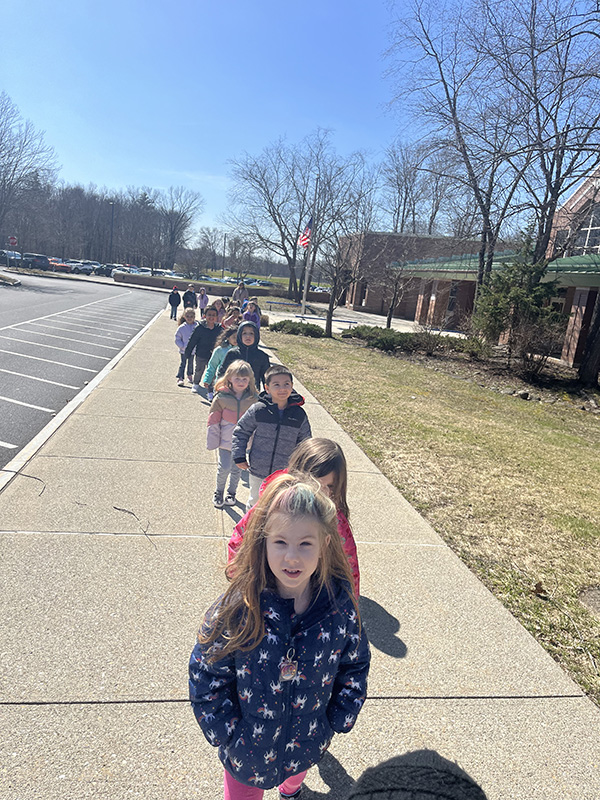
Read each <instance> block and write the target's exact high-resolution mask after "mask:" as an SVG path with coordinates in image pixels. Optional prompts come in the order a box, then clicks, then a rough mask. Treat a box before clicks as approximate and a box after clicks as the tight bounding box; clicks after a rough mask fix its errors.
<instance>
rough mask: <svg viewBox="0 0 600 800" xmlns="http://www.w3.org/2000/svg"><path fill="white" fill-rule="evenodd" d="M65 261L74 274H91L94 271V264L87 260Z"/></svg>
mask: <svg viewBox="0 0 600 800" xmlns="http://www.w3.org/2000/svg"><path fill="white" fill-rule="evenodd" d="M67 263H69V264H70V265H71V272H74V273H75V275H79V274H80V273H81V274H83V275H91V274H92V272H93V271H94V264H93V263H90V262H89V261H69V262H67Z"/></svg>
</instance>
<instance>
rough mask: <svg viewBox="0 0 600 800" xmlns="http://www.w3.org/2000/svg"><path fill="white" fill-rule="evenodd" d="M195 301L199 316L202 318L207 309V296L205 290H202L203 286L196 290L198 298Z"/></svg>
mask: <svg viewBox="0 0 600 800" xmlns="http://www.w3.org/2000/svg"><path fill="white" fill-rule="evenodd" d="M196 299H197V301H198V308H199V310H200V316H201V317H203V316H204V314H205V311H206V309H207V308H208V294H207V293H206V289H205V288H204V286H201V287H200V288H199V289H198V296H197V298H196Z"/></svg>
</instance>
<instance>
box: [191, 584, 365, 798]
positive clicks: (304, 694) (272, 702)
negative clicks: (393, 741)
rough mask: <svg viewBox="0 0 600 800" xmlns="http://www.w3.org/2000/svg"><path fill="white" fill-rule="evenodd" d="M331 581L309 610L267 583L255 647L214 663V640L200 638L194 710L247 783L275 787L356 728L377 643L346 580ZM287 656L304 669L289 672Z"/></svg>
mask: <svg viewBox="0 0 600 800" xmlns="http://www.w3.org/2000/svg"><path fill="white" fill-rule="evenodd" d="M333 590H334V591H333V598H330V596H329V593H328V592H327V590H326V589H323V590H322V591H321V592H320V594H319V595H318V597H317V598H316V599H315V601H314V602H313V603H312V605H311V606H310V607H309V609H308V610H307V611H306V612H305V613H304V614H301V615H296V614H295V613H294V601H293V600H286V599H283V598H282V597H280V596H279V595H278V594H277V593H276V592H273V591H270V590H265V591H264V592H263V593H262V596H261V608H262V610H263V614H264V619H265V636H264V638H263V640H262V641H261V642H260V643H259V644H258V646H257V647H255V648H254V649H253V650H250V651H247V652H239V651H238V652H236V653H233V654H230V655H228V656H226V657H225V658H223V659H221V660H219V661H215V662H213V663H209V662H208V661H207V660H206V655H207V652H208V650H209V648H210V647H211V645H202V644H199V643H197V644H196V647H195V648H194V650H193V652H192V656H191V659H190V670H189V671H190V701H191V703H192V708H193V710H194V714H195V716H196V719H197V721H198V722H199V724H200V727H201V728H202V731H203V733H204V735H205V736H206V738H207V739H208V741H209V742H210V743H211V744H212V745H214V746H218V747H219V757H220V759H221V761H222V763H223V766H224V767H225V769H226V770H228V772H230V773H231V774H232V775H233V776H234V778H235V779H236V780H237V781H239V782H240V783H243V784H246V785H248V786H258V787H260V788H262V789H270V788H272V787H273V786H277V785H278V784H280V783H282V782H283V781H284V780H285V779H286V778H287V777H289V776H291V775H295V774H296V773H298V772H301V771H303V770H305V769H308V768H309V767H310V766H312V765H313V764H316V763H318V762H319V761H320V759H321V757H322V756H323V753H324V752H325V750H326V749H327V748H328V747H329V743H330V742H331V739H332V737H333V734H334V732H335V733H348V731H350V730H351V728H352V727H353V725H354V723H355V721H356V717H357V715H358V712H359V711H360V709H361V708H362V705H363V703H364V701H365V698H366V693H367V674H368V672H369V661H370V652H369V644H368V642H367V637H366V634H365V632H364V630H362V629H361V627H360V624H359V621H358V618H357V614H356V611H355V609H354V605H353V603H352V601H351V599H350V596H349V594H348V591H347V589H346V587H345V586H344V585H342V584H341V583H337V582H336V583H334V584H333ZM217 605H218V604H217ZM213 610H214V609H211V611H209V613H208V614H207V620H206V622H205V625H206V624H208V625H210V615H211V613H212V612H213ZM217 645H218V642H217ZM290 651H291V652H290ZM287 656H289V657H290V658H291V659H292V660H294V661H297V662H298V670H297V674H296V677H295V678H294V679H293V680H288V681H285V680H282V679H281V664H282V662H283V661H284V659H285V658H286V657H287Z"/></svg>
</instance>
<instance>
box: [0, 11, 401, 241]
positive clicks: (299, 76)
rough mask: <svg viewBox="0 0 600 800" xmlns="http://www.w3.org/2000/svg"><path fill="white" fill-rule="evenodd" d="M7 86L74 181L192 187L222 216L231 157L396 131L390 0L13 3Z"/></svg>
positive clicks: (208, 213) (0, 62)
mask: <svg viewBox="0 0 600 800" xmlns="http://www.w3.org/2000/svg"><path fill="white" fill-rule="evenodd" d="M2 5H3V14H2V21H3V30H4V35H3V39H2V47H1V49H0V89H2V90H4V91H6V92H7V94H8V95H9V96H10V97H11V99H12V100H13V102H14V103H16V105H17V106H18V108H19V110H20V111H21V114H22V115H23V116H24V117H26V118H27V119H30V120H31V121H32V122H33V124H34V125H35V126H36V127H37V128H38V129H42V130H44V131H45V133H46V141H47V142H48V144H50V145H52V146H53V147H54V148H55V150H56V152H57V155H58V161H59V163H60V164H61V165H62V169H61V172H60V177H61V178H62V179H63V180H65V181H66V182H68V183H75V182H78V183H83V184H84V185H87V184H89V183H94V184H96V185H97V186H106V187H108V188H109V189H117V188H123V187H126V186H129V185H133V186H138V187H139V186H152V187H155V188H167V187H168V186H171V185H173V186H175V185H183V186H186V187H187V188H190V189H194V190H195V191H199V192H200V193H201V194H202V195H203V196H204V198H205V201H206V207H205V211H204V213H203V215H202V217H201V218H200V219H199V221H198V223H199V224H200V225H216V224H218V215H219V213H221V212H222V211H224V209H225V207H226V194H227V187H228V185H229V181H228V177H227V176H228V171H229V167H228V163H227V162H228V160H229V159H231V158H235V157H237V156H239V155H240V154H241V153H242V152H243V151H248V152H250V153H259V152H260V151H261V150H262V149H263V148H264V147H265V146H266V145H268V144H269V143H271V142H272V141H274V140H276V139H277V138H279V137H280V136H286V137H287V138H288V139H289V140H291V141H298V140H300V139H301V138H303V137H304V136H306V135H307V134H309V133H310V132H312V131H314V130H315V129H316V128H317V127H322V128H328V129H331V130H332V131H333V143H334V145H335V147H336V149H337V150H338V151H339V152H341V153H348V152H351V151H352V150H356V149H364V150H367V151H368V152H370V153H372V155H373V157H374V158H377V157H378V156H379V155H381V153H382V151H383V149H384V148H385V147H386V146H387V145H388V144H389V143H390V141H391V140H392V138H393V137H394V136H395V135H396V134H397V133H398V132H399V129H398V122H397V119H395V118H394V115H392V114H391V113H390V112H389V111H388V110H387V108H386V105H387V103H388V101H389V100H390V97H391V94H392V86H391V84H390V83H389V81H388V80H386V79H385V78H384V72H385V69H386V66H387V64H386V61H385V58H384V51H385V49H386V47H387V44H388V28H389V24H390V21H391V13H392V12H391V11H390V9H389V3H388V2H386V0H345V1H344V2H342V0H321V2H318V0H307V1H306V2H304V3H286V2H285V0H284V1H283V2H281V0H280V1H279V2H273V0H263V1H262V2H255V3H250V2H247V1H246V0H229V1H228V2H227V0H225V2H223V0H221V2H214V1H213V2H205V1H204V0H202V1H201V0H196V2H193V0H172V2H166V0H161V1H160V2H159V1H158V0H143V2H142V0H104V2H101V3H98V2H97V1H96V2H90V0H56V2H54V3H48V2H47V0H44V2H41V0H28V2H26V3H25V2H23V0H4V2H3V4H2Z"/></svg>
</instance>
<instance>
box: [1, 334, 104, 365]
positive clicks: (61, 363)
mask: <svg viewBox="0 0 600 800" xmlns="http://www.w3.org/2000/svg"><path fill="white" fill-rule="evenodd" d="M0 330H1V329H0ZM0 353H8V355H9V356H18V357H19V358H32V359H33V360H34V361H44V362H45V363H46V364H58V365H59V367H71V369H81V370H83V371H84V372H94V373H96V372H97V371H98V370H96V369H89V368H88V367H76V366H75V364H65V362H64V361H52V359H51V358H40V357H39V356H28V355H25V353H15V352H14V351H13V350H2V349H0Z"/></svg>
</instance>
